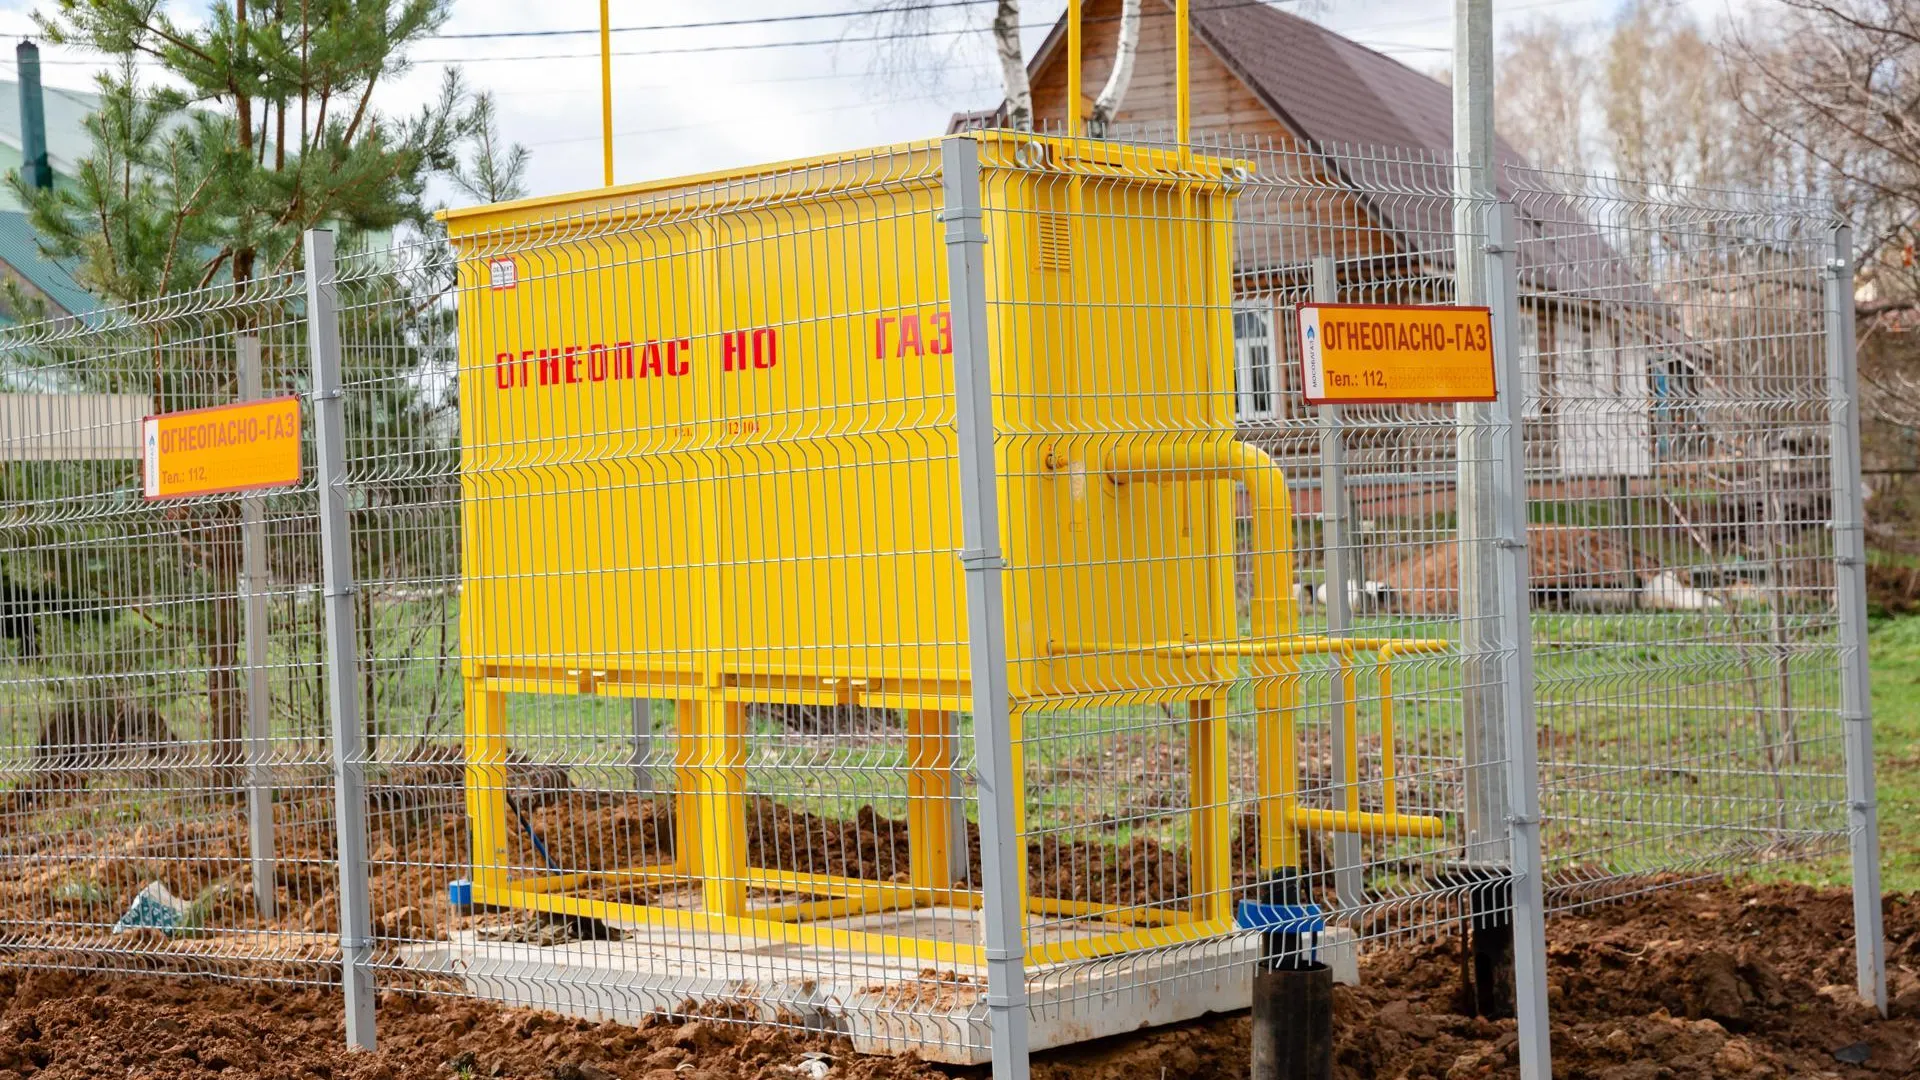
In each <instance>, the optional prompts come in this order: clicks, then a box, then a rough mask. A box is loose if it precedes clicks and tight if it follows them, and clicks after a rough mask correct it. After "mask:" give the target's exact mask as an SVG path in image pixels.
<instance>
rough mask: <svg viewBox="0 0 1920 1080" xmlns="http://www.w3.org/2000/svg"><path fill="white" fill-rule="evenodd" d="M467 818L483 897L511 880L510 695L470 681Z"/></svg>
mask: <svg viewBox="0 0 1920 1080" xmlns="http://www.w3.org/2000/svg"><path fill="white" fill-rule="evenodd" d="M466 683H467V685H466V691H467V693H466V743H467V745H466V754H467V764H466V770H465V773H466V776H465V782H466V791H467V821H468V827H469V829H470V830H471V841H472V844H473V885H474V889H475V891H476V892H477V893H478V894H479V895H480V896H488V895H497V894H498V892H499V891H500V890H502V889H504V888H506V885H507V864H508V861H509V855H508V853H507V842H508V838H509V837H511V836H512V835H513V830H512V828H511V827H510V826H509V824H508V821H509V815H508V813H507V768H506V766H507V698H506V695H505V694H502V693H500V692H499V691H497V690H487V689H484V688H483V686H482V683H481V680H479V679H468V680H467V681H466Z"/></svg>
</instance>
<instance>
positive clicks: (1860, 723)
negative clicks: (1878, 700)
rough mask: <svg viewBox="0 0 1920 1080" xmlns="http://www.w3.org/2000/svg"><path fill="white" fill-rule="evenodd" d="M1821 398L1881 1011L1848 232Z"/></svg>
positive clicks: (1837, 267)
mask: <svg viewBox="0 0 1920 1080" xmlns="http://www.w3.org/2000/svg"><path fill="white" fill-rule="evenodd" d="M1826 271H1827V282H1826V285H1827V288H1826V323H1827V328H1826V329H1827V394H1828V397H1829V401H1830V413H1831V416H1832V424H1833V429H1832V433H1831V435H1830V436H1829V438H1830V440H1831V442H1832V444H1833V445H1832V455H1833V464H1832V470H1833V556H1834V568H1833V585H1834V593H1835V598H1836V600H1837V601H1838V603H1839V609H1840V720H1841V723H1842V726H1843V728H1844V729H1845V739H1846V752H1847V806H1848V808H1849V810H1848V812H1849V815H1850V819H1851V820H1850V821H1849V823H1848V825H1849V827H1848V836H1849V838H1850V840H1851V843H1852V848H1853V934H1854V949H1855V954H1856V958H1857V960H1858V964H1859V972H1858V974H1859V989H1860V997H1861V999H1862V1000H1864V1001H1867V1002H1869V1003H1871V1004H1872V1005H1873V1007H1874V1008H1876V1009H1878V1010H1880V1015H1882V1016H1885V1015H1886V1012H1887V939H1886V928H1885V925H1884V924H1883V921H1882V920H1883V916H1882V913H1881V910H1880V810H1879V803H1878V799H1877V798H1876V796H1875V794H1874V783H1873V697H1872V692H1871V683H1870V682H1869V681H1868V678H1867V670H1868V669H1867V540H1866V510H1865V507H1864V505H1863V503H1864V500H1863V499H1862V498H1861V493H1860V409H1859V402H1860V386H1859V378H1858V373H1857V371H1856V370H1855V362H1856V356H1855V352H1854V339H1853V333H1854V328H1853V320H1854V316H1853V230H1852V229H1850V228H1848V227H1846V226H1841V227H1840V228H1838V229H1835V230H1834V233H1833V254H1832V256H1831V258H1829V259H1828V260H1827V266H1826Z"/></svg>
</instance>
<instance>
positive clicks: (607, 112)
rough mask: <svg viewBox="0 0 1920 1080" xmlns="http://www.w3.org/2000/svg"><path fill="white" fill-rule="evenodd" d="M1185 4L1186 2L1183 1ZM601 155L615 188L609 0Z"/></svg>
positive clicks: (603, 19) (603, 38)
mask: <svg viewBox="0 0 1920 1080" xmlns="http://www.w3.org/2000/svg"><path fill="white" fill-rule="evenodd" d="M1183 2H1184V0H1183ZM600 154H601V157H602V159H603V162H604V165H603V167H602V169H601V172H602V173H603V174H604V177H605V183H606V185H607V186H608V187H612V186H613V24H612V22H611V21H610V20H609V18H608V16H607V0H600Z"/></svg>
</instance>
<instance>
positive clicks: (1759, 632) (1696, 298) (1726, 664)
mask: <svg viewBox="0 0 1920 1080" xmlns="http://www.w3.org/2000/svg"><path fill="white" fill-rule="evenodd" d="M1511 182H1512V184H1513V185H1514V187H1515V189H1516V192H1517V194H1516V198H1515V201H1516V204H1517V206H1518V209H1519V212H1520V214H1521V216H1522V219H1523V221H1524V222H1525V225H1526V228H1525V230H1524V231H1523V235H1522V239H1521V244H1520V246H1521V251H1522V252H1523V258H1522V269H1521V289H1522V299H1521V312H1522V314H1521V320H1522V329H1521V337H1522V341H1523V350H1524V353H1525V356H1526V366H1527V370H1528V379H1529V382H1530V386H1529V391H1530V394H1529V398H1530V402H1531V404H1530V406H1529V410H1528V420H1527V423H1528V429H1529V430H1528V437H1529V438H1528V442H1529V447H1530V451H1531V452H1530V455H1529V456H1530V464H1531V467H1532V473H1531V476H1532V482H1531V486H1532V501H1533V522H1534V524H1533V525H1532V527H1531V530H1530V532H1531V535H1532V537H1533V541H1534V543H1533V547H1534V568H1533V578H1532V590H1533V598H1534V607H1535V631H1534V643H1535V648H1536V650H1537V653H1538V656H1539V678H1538V689H1537V693H1538V701H1539V708H1540V710H1541V718H1542V722H1543V726H1544V728H1545V735H1544V738H1543V742H1542V746H1541V767H1542V784H1543V788H1542V801H1543V803H1544V804H1545V807H1546V815H1547V846H1548V848H1549V850H1550V851H1551V852H1552V863H1551V867H1550V869H1551V871H1552V873H1553V875H1554V876H1553V885H1554V886H1555V895H1556V897H1557V898H1558V899H1557V902H1558V903H1561V904H1570V903H1580V902H1584V901H1587V900H1591V899H1596V898H1604V897H1607V896H1614V895H1619V894H1620V893H1622V892H1630V891H1634V890H1637V889H1640V888H1644V887H1646V885H1647V884H1649V882H1650V881H1652V882H1661V881H1666V882H1671V881H1677V880H1685V879H1687V878H1692V877H1697V876H1700V875H1711V874H1719V873H1723V872H1726V871H1729V870H1742V869H1748V868H1751V867H1754V866H1756V865H1759V864H1763V863H1766V862H1769V861H1774V860H1780V859H1790V858H1809V857H1816V856H1820V855H1823V854H1830V853H1835V852H1838V851H1840V850H1844V843H1845V839H1846V837H1847V835H1848V823H1847V817H1846V803H1847V791H1846V783H1845V758H1846V754H1845V747H1844V745H1843V732H1842V727H1843V724H1842V720H1841V716H1840V697H1839V694H1840V686H1839V677H1840V674H1841V664H1840V657H1841V651H1842V649H1843V648H1844V647H1849V646H1848V643H1846V642H1845V641H1844V640H1843V637H1842V633H1843V629H1844V628H1843V627H1842V625H1841V623H1840V619H1839V607H1838V605H1837V602H1836V593H1835V588H1834V582H1835V577H1834V571H1835V548H1834V532H1833V529H1832V524H1833V522H1832V518H1833V506H1832V497H1833V484H1834V479H1833V474H1832V469H1833V463H1834V460H1835V455H1834V447H1833V444H1832V441H1831V434H1830V424H1831V416H1832V412H1833V408H1834V406H1835V402H1834V401H1833V400H1832V398H1831V395H1830V391H1829V385H1828V354H1827V333H1828V328H1827V325H1826V319H1825V315H1824V310H1823V304H1824V298H1823V289H1824V278H1823V275H1824V274H1825V272H1826V266H1827V263H1828V261H1829V259H1830V257H1831V232H1832V229H1833V228H1834V225H1835V220H1834V218H1833V215H1832V211H1831V208H1830V207H1828V206H1826V205H1824V204H1820V203H1814V202H1810V201H1807V200H1795V199H1789V198H1784V197H1776V196H1764V195H1756V194H1748V193H1739V192H1718V191H1660V192H1653V191H1650V190H1648V189H1647V188H1645V187H1643V186H1638V185H1634V184H1630V183H1624V182H1618V181H1607V180H1602V179H1598V178H1592V177H1582V176H1565V175H1556V174H1547V173H1539V172H1523V173H1516V174H1515V175H1514V176H1513V177H1512V181H1511ZM1853 644H1856V645H1857V644H1858V643H1853Z"/></svg>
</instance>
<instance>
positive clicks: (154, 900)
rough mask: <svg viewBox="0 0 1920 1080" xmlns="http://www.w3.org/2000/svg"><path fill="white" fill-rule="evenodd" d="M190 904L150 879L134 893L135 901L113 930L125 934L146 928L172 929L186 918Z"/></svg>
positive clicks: (114, 925)
mask: <svg viewBox="0 0 1920 1080" xmlns="http://www.w3.org/2000/svg"><path fill="white" fill-rule="evenodd" d="M189 906H190V905H189V904H188V903H187V902H186V901H185V900H182V899H180V898H179V897H177V896H175V895H173V892H172V890H170V889H168V888H167V887H166V886H165V885H162V884H160V883H159V882H157V881H149V882H147V884H146V887H145V888H143V889H141V890H140V891H139V892H138V893H136V894H134V897H133V903H132V904H130V905H128V907H127V910H126V913H125V914H123V915H121V916H120V919H119V921H117V922H115V923H114V924H113V932H114V933H116V934H124V933H126V932H127V931H129V930H140V929H146V928H151V929H156V930H172V929H173V928H175V927H177V926H179V925H180V923H181V920H183V919H185V918H186V914H187V908H188V907H189Z"/></svg>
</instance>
